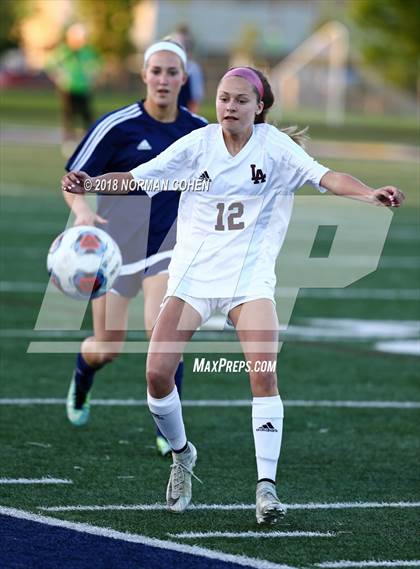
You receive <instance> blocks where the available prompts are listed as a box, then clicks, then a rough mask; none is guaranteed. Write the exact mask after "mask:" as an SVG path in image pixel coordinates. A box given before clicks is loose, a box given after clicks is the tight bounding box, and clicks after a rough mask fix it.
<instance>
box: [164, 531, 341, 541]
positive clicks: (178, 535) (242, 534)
mask: <svg viewBox="0 0 420 569" xmlns="http://www.w3.org/2000/svg"><path fill="white" fill-rule="evenodd" d="M166 535H167V536H168V537H174V538H177V539H191V538H203V539H206V538H208V537H232V538H237V537H245V538H250V537H251V538H252V537H257V538H258V539H259V538H261V537H263V538H273V537H335V536H336V535H337V534H336V533H334V532H330V531H328V532H324V533H322V532H319V531H271V532H266V533H264V532H261V531H242V532H234V531H207V532H200V531H196V532H194V531H192V532H188V531H186V532H182V533H167V534H166Z"/></svg>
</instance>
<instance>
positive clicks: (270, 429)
mask: <svg viewBox="0 0 420 569" xmlns="http://www.w3.org/2000/svg"><path fill="white" fill-rule="evenodd" d="M257 431H266V432H267V433H277V432H278V431H277V429H276V428H275V427H274V426H273V425H272V424H271V423H270V422H269V423H266V424H265V425H261V427H258V429H257Z"/></svg>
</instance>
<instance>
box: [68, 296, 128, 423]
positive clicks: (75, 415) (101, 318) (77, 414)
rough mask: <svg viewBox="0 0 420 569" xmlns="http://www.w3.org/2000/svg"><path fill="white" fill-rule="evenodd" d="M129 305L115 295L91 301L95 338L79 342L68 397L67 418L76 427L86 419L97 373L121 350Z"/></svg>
mask: <svg viewBox="0 0 420 569" xmlns="http://www.w3.org/2000/svg"><path fill="white" fill-rule="evenodd" d="M129 303H130V299H129V298H125V297H122V296H119V295H117V294H114V293H107V294H106V295H104V296H101V297H100V298H97V299H95V300H93V301H92V313H93V327H94V335H93V336H90V337H89V338H86V339H85V340H84V341H83V343H82V346H81V350H80V354H79V355H78V358H77V366H76V370H75V372H74V374H73V377H72V380H71V383H70V388H69V392H68V394H67V405H66V409H67V417H68V419H69V421H70V422H71V423H72V424H73V425H75V426H77V427H81V426H84V425H85V424H86V423H87V422H88V420H89V415H90V390H91V388H92V383H93V378H94V375H95V373H96V371H98V370H99V369H100V368H101V367H102V366H104V365H105V364H106V363H109V362H111V361H113V360H114V359H115V358H116V357H117V356H118V355H119V354H120V353H121V351H122V349H123V347H124V341H125V337H126V333H127V332H126V331H127V318H128V306H129Z"/></svg>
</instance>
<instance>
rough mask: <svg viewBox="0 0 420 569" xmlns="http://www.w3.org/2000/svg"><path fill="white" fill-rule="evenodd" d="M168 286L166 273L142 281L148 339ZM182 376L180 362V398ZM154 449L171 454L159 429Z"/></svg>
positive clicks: (176, 375)
mask: <svg viewBox="0 0 420 569" xmlns="http://www.w3.org/2000/svg"><path fill="white" fill-rule="evenodd" d="M167 285H168V273H159V274H157V275H153V276H151V277H147V278H145V279H144V281H143V293H144V325H145V329H146V333H147V336H148V338H149V339H150V338H151V336H152V330H153V327H154V325H155V323H156V320H157V318H158V316H159V313H160V310H161V306H162V302H163V298H164V296H165V293H166V288H167ZM183 374H184V363H183V361H182V360H181V361H180V362H179V364H178V367H177V369H176V372H175V385H176V388H177V390H178V393H179V396H180V397H181V396H182V380H183ZM156 449H157V451H158V453H159V454H160V455H161V456H168V455H170V454H171V447H170V445H169V443H168V441H167V440H166V439H165V437H164V436H163V434H162V433H161V432H160V430H159V428H158V427H156Z"/></svg>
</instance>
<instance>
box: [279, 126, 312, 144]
mask: <svg viewBox="0 0 420 569" xmlns="http://www.w3.org/2000/svg"><path fill="white" fill-rule="evenodd" d="M279 130H280V132H284V134H287V136H290V138H291V139H292V140H293V142H296V144H299V146H301V147H302V148H303V149H305V148H306V145H307V144H308V141H309V138H310V137H309V134H308V127H307V126H305V128H302V129H299V127H298V126H297V125H292V126H286V127H284V128H279Z"/></svg>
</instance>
